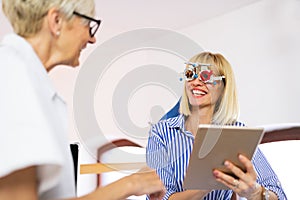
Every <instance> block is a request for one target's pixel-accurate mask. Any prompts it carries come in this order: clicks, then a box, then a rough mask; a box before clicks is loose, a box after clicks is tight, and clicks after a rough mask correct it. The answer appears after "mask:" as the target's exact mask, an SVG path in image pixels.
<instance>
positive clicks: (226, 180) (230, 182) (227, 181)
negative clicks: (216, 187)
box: [213, 170, 241, 189]
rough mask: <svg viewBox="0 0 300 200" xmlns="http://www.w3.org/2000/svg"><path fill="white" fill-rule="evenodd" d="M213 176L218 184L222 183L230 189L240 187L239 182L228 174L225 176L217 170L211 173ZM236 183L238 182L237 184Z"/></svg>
mask: <svg viewBox="0 0 300 200" xmlns="http://www.w3.org/2000/svg"><path fill="white" fill-rule="evenodd" d="M213 174H214V176H215V177H216V180H217V181H218V182H221V183H223V184H224V185H226V186H227V187H229V188H231V189H235V188H236V187H237V186H240V185H241V181H240V180H237V179H235V178H234V177H232V176H230V175H229V174H225V173H223V172H221V171H219V170H214V171H213ZM237 181H238V182H237Z"/></svg>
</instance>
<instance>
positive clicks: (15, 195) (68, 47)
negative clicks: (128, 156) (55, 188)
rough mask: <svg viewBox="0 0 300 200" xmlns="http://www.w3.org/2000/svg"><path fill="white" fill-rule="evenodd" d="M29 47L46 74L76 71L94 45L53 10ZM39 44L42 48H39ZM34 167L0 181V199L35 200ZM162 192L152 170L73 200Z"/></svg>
mask: <svg viewBox="0 0 300 200" xmlns="http://www.w3.org/2000/svg"><path fill="white" fill-rule="evenodd" d="M25 39H26V40H27V41H28V42H29V43H30V44H31V46H32V47H33V49H34V51H35V52H36V54H37V55H38V57H39V58H40V60H41V61H42V63H43V65H44V67H45V69H46V70H47V71H48V72H49V71H50V70H51V69H53V68H54V67H56V66H57V65H61V64H63V65H68V66H71V67H76V66H78V65H79V56H80V52H81V51H82V49H84V48H85V47H86V46H87V45H88V44H94V43H95V42H96V38H95V37H91V36H90V34H89V25H84V24H83V23H82V19H81V18H80V17H78V16H74V17H73V18H72V19H71V20H70V21H67V20H66V19H65V18H64V16H63V15H62V14H61V13H60V12H59V11H58V10H57V9H55V8H52V9H50V10H49V11H48V14H47V15H46V16H45V18H44V21H43V27H42V29H41V31H40V32H38V33H37V34H36V35H34V36H30V37H27V38H25ZM41 44H43V45H41ZM36 171H37V167H36V166H31V167H29V168H25V169H20V170H18V171H15V172H12V173H10V174H8V175H7V176H5V177H1V178H0V199H6V200H19V199H20V200H27V199H28V200H37V199H38V194H37V188H38V178H37V172H36ZM164 192H165V189H164V186H163V184H162V182H161V181H160V179H159V177H158V175H157V174H156V173H155V171H154V170H152V169H149V168H145V169H143V170H141V171H140V172H139V173H135V174H132V175H129V176H127V177H124V178H122V179H120V180H118V181H116V182H114V183H111V184H109V185H107V186H105V187H102V188H97V189H96V190H95V191H94V192H92V193H90V194H88V195H86V196H83V197H80V198H74V199H81V200H93V199H95V200H96V199H106V200H109V199H112V200H113V199H125V198H126V197H128V196H131V195H143V194H151V197H153V198H154V199H161V198H162V196H163V195H164Z"/></svg>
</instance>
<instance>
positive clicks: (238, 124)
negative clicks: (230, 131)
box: [232, 121, 246, 126]
mask: <svg viewBox="0 0 300 200" xmlns="http://www.w3.org/2000/svg"><path fill="white" fill-rule="evenodd" d="M232 126H246V124H245V123H243V122H241V121H235V122H233V123H232Z"/></svg>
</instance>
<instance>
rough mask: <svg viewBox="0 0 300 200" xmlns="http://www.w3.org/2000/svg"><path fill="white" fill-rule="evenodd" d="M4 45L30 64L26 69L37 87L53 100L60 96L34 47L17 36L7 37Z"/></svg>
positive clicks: (3, 42) (10, 35)
mask: <svg viewBox="0 0 300 200" xmlns="http://www.w3.org/2000/svg"><path fill="white" fill-rule="evenodd" d="M2 45H5V46H9V47H12V48H13V49H14V51H15V52H16V53H17V54H18V56H20V57H21V58H22V59H24V60H25V61H26V63H28V64H26V67H27V68H28V70H29V71H30V72H31V73H29V74H30V75H31V76H32V77H31V78H32V80H33V81H34V86H35V87H37V88H38V89H39V90H41V91H42V92H43V93H44V94H45V95H47V96H48V97H50V98H51V99H53V98H55V96H58V95H57V92H56V90H55V89H54V87H53V84H52V81H51V80H50V78H49V76H48V73H47V71H46V69H45V67H44V65H43V64H42V62H41V60H40V58H39V57H38V56H37V54H36V53H35V51H34V49H33V48H32V46H31V45H30V44H29V43H28V42H27V41H26V40H25V39H24V38H23V37H21V36H19V35H17V34H9V35H6V36H5V37H4V39H3V41H2ZM40 83H43V84H40Z"/></svg>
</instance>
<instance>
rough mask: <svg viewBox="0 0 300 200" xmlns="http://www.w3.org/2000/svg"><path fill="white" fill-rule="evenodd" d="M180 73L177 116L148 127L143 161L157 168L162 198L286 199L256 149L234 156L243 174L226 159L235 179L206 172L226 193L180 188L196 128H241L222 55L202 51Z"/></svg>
mask: <svg viewBox="0 0 300 200" xmlns="http://www.w3.org/2000/svg"><path fill="white" fill-rule="evenodd" d="M183 75H184V78H185V83H184V90H183V95H182V97H181V102H180V108H179V113H178V115H177V116H174V117H171V118H169V119H164V120H161V121H160V122H158V123H157V124H155V125H154V126H152V128H151V131H150V136H149V140H148V145H147V163H148V165H149V166H151V167H152V168H156V170H157V172H158V174H159V176H160V177H161V179H162V180H163V182H164V184H165V187H166V189H167V192H166V195H165V196H164V199H189V200H190V199H205V200H215V199H222V200H223V199H224V200H225V199H226V200H227V199H228V200H229V199H234V198H235V197H238V196H239V197H245V198H247V199H248V200H261V199H286V196H285V194H284V191H283V189H282V187H281V185H280V181H279V180H278V177H277V176H276V174H275V173H274V171H273V170H272V168H271V166H270V165H269V163H268V161H267V160H266V158H265V157H264V155H263V154H262V152H261V151H260V150H259V149H257V151H256V153H255V155H254V157H253V159H252V161H250V160H249V159H248V158H246V157H245V156H243V155H240V156H239V160H240V161H241V163H243V164H244V165H245V167H246V169H247V171H246V172H243V171H241V170H240V169H239V168H238V167H236V166H235V165H234V164H233V163H231V162H230V161H227V162H225V166H226V167H227V168H228V169H229V170H230V171H232V172H233V174H235V176H236V177H238V178H235V177H233V176H230V175H226V174H224V173H222V172H221V171H218V170H214V171H212V172H211V173H213V175H214V176H215V177H216V180H217V181H219V182H221V183H223V184H224V185H226V186H228V187H229V188H230V189H231V190H213V191H200V190H184V188H183V185H182V184H183V180H184V176H185V172H186V169H187V166H188V161H189V157H190V154H191V151H192V147H193V142H194V138H195V135H196V132H197V128H198V125H199V124H216V125H233V126H244V124H243V123H241V122H239V121H238V115H239V107H238V100H237V90H236V84H235V79H234V74H233V71H232V68H231V66H230V64H229V62H228V61H227V60H226V59H225V58H224V56H222V55H221V54H218V53H211V52H201V53H199V54H197V55H195V56H194V57H192V58H191V59H190V60H189V62H187V65H186V68H185V70H184V73H183ZM173 114H174V113H173ZM203 181H205V180H203Z"/></svg>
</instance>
